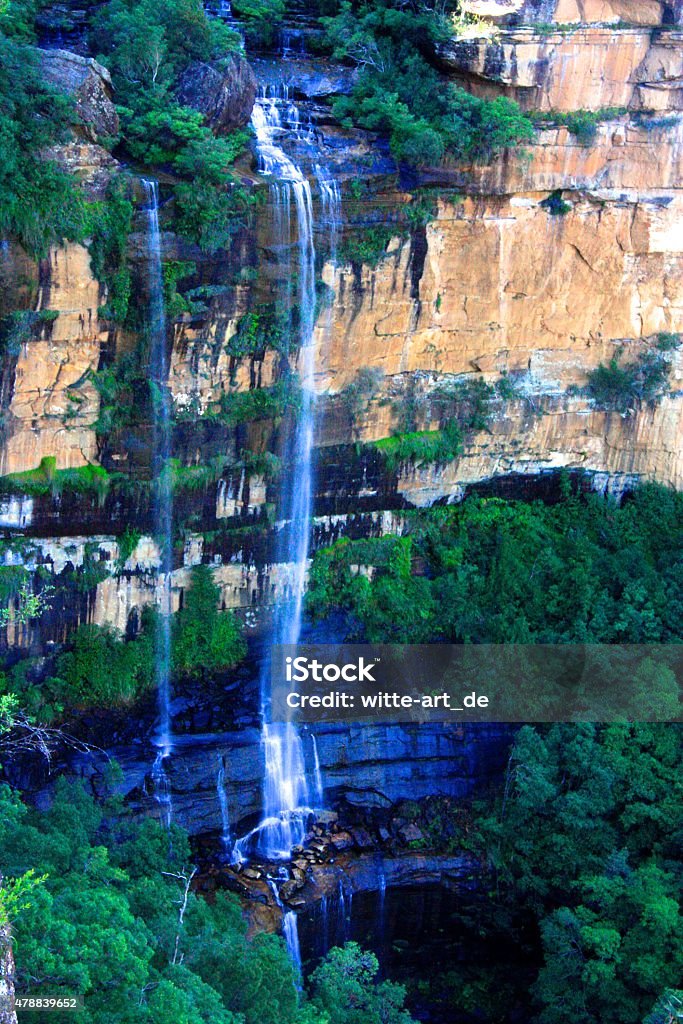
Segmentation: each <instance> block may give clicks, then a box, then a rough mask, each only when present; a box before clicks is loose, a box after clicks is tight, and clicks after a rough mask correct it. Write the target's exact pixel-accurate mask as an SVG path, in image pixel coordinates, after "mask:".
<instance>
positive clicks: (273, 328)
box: [227, 303, 299, 358]
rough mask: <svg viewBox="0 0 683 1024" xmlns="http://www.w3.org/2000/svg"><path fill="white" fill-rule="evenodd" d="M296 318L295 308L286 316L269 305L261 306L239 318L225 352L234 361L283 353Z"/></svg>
mask: <svg viewBox="0 0 683 1024" xmlns="http://www.w3.org/2000/svg"><path fill="white" fill-rule="evenodd" d="M298 317H299V310H298V308H296V307H295V308H293V309H291V310H290V311H289V315H287V314H286V313H285V312H283V311H282V310H280V309H278V308H276V307H275V305H274V304H272V303H261V304H259V305H257V306H256V307H255V308H254V309H252V310H250V311H249V312H248V313H245V314H244V316H241V317H240V319H239V321H238V323H237V330H236V331H235V333H234V334H233V335H232V337H231V338H230V339H229V340H228V343H227V351H228V353H229V354H230V355H231V356H235V358H240V357H241V356H246V355H256V354H262V353H265V352H267V351H268V349H273V350H275V351H276V352H286V351H287V346H288V344H289V338H290V336H291V335H292V334H293V333H295V331H296V321H297V320H298Z"/></svg>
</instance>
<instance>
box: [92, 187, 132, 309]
mask: <svg viewBox="0 0 683 1024" xmlns="http://www.w3.org/2000/svg"><path fill="white" fill-rule="evenodd" d="M90 216H91V222H92V227H91V241H90V246H89V249H90V262H91V265H92V271H93V274H94V275H95V277H96V278H97V280H98V281H99V282H100V283H101V284H104V285H105V286H106V288H107V303H106V306H105V307H104V309H103V310H102V315H103V316H104V317H105V318H107V319H111V320H115V321H117V322H118V323H125V321H126V319H127V317H128V304H129V302H130V297H131V289H132V285H131V272H130V266H129V264H128V260H127V248H128V236H129V234H130V231H131V228H132V224H133V203H132V201H131V188H130V183H129V182H128V181H127V180H126V179H124V178H114V179H112V181H111V183H110V184H109V187H108V189H107V195H106V199H105V201H104V202H102V203H93V204H92V206H91V213H90Z"/></svg>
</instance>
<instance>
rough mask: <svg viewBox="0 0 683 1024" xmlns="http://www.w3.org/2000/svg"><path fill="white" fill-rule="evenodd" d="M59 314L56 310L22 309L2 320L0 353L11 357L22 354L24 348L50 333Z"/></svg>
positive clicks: (0, 325) (0, 323) (0, 322)
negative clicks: (44, 333) (45, 333)
mask: <svg viewBox="0 0 683 1024" xmlns="http://www.w3.org/2000/svg"><path fill="white" fill-rule="evenodd" d="M58 316H59V313H58V312H57V311H56V310H54V309H39V310H31V309H21V310H15V311H14V312H13V313H9V314H8V315H7V316H5V317H3V318H2V319H1V320H0V351H1V352H3V353H6V354H7V355H8V356H10V357H16V356H18V355H19V354H20V352H21V349H22V346H23V345H26V344H27V343H28V342H29V341H32V340H34V339H35V338H36V337H38V336H40V334H41V333H43V332H47V333H48V337H49V331H50V328H51V325H52V324H53V323H54V322H55V320H56V319H57V317H58Z"/></svg>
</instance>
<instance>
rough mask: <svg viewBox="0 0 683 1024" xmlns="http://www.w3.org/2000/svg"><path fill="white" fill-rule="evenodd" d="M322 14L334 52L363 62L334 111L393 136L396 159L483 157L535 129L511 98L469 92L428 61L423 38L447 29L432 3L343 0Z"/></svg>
mask: <svg viewBox="0 0 683 1024" xmlns="http://www.w3.org/2000/svg"><path fill="white" fill-rule="evenodd" d="M321 21H322V23H323V26H324V28H325V32H326V39H327V42H328V45H329V46H330V48H331V49H332V52H333V55H334V56H335V57H337V58H340V59H346V60H350V61H352V62H354V63H355V64H357V65H358V66H359V68H360V70H359V73H358V76H357V78H356V81H355V84H354V88H353V93H352V95H351V96H343V97H339V98H337V99H336V100H335V102H334V110H335V113H336V115H337V116H338V117H339V118H341V119H342V121H343V122H344V123H346V124H349V125H350V124H358V125H361V126H362V127H364V128H367V129H369V130H370V131H376V132H380V133H381V134H383V135H385V136H388V137H389V139H390V145H391V151H392V153H393V155H394V157H395V158H396V159H397V160H399V161H404V162H405V163H408V164H411V165H412V166H421V165H429V164H437V163H440V162H441V161H442V160H444V159H449V158H450V159H456V160H463V159H466V160H485V159H490V157H491V156H492V155H494V154H495V153H496V152H498V151H499V150H500V149H503V148H505V147H508V146H514V145H517V144H518V143H520V142H524V141H526V140H528V139H531V138H532V137H533V125H532V122H531V120H530V119H529V117H527V115H526V114H523V113H522V112H521V110H520V108H519V106H518V105H517V104H516V103H514V102H513V101H512V100H510V99H508V98H506V97H498V98H497V99H495V100H483V99H479V98H478V97H475V96H471V95H470V94H469V93H467V92H466V91H465V90H464V89H461V88H459V87H457V86H454V85H452V84H450V83H448V82H447V81H445V80H444V79H443V77H442V76H440V75H439V74H438V72H437V71H435V70H434V68H433V67H432V66H431V65H430V64H428V63H427V61H426V60H425V58H424V57H423V55H422V54H423V52H424V49H425V45H426V44H428V43H429V42H430V41H432V42H433V41H435V40H437V39H439V38H442V37H443V36H444V33H445V34H448V29H447V28H446V27H445V24H444V22H443V20H442V18H441V17H440V16H439V15H438V14H436V13H435V12H434V11H429V10H427V9H425V8H424V7H422V8H420V7H417V8H408V7H404V8H401V9H397V8H394V7H390V6H384V5H383V4H380V3H374V4H371V3H364V4H362V5H361V6H360V7H359V8H354V7H353V6H352V5H351V3H349V2H343V3H342V4H341V7H340V9H339V11H338V13H337V14H336V15H334V16H333V17H324V18H322V19H321Z"/></svg>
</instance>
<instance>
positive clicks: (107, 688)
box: [45, 623, 155, 711]
mask: <svg viewBox="0 0 683 1024" xmlns="http://www.w3.org/2000/svg"><path fill="white" fill-rule="evenodd" d="M69 646H70V650H68V651H65V652H64V653H63V654H60V655H59V656H58V658H57V661H56V664H55V669H54V676H52V677H50V678H48V679H47V680H46V682H45V691H46V693H47V694H49V695H50V698H51V701H52V702H53V703H54V704H56V705H57V706H59V707H61V708H64V709H65V710H66V711H71V710H74V709H77V708H83V707H87V708H93V707H95V708H97V707H101V708H108V707H120V706H122V705H130V704H133V703H135V701H136V700H137V699H138V698H139V697H141V696H142V695H143V694H144V693H146V692H147V691H148V690H149V689H151V688H152V687H153V686H154V681H155V676H154V644H153V631H152V628H151V625H150V624H149V623H148V624H147V628H146V629H143V631H142V633H141V634H140V636H139V637H137V638H136V639H135V640H123V639H122V638H121V635H120V634H119V633H118V632H117V631H116V630H115V629H114V628H113V627H111V626H94V625H84V626H79V628H78V629H77V630H76V631H75V633H74V634H73V635H72V637H71V640H70V645H69Z"/></svg>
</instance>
